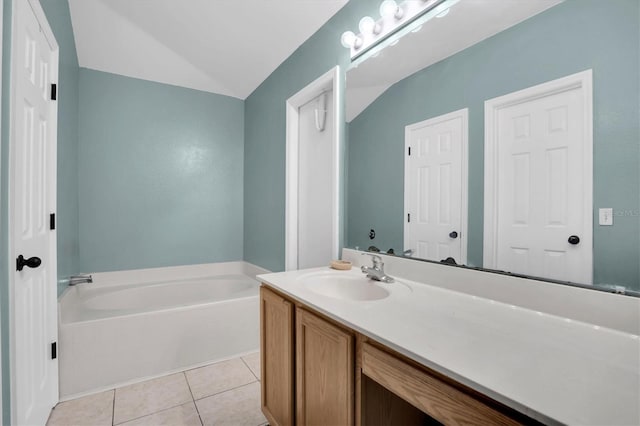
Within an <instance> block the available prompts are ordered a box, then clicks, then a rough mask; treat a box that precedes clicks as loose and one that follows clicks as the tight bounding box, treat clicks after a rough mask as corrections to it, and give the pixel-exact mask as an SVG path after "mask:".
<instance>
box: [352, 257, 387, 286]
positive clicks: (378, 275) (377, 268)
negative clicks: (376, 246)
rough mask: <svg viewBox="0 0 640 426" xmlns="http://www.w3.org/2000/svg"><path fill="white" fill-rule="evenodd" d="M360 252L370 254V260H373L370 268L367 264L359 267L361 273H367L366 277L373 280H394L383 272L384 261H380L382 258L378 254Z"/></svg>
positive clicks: (385, 281)
mask: <svg viewBox="0 0 640 426" xmlns="http://www.w3.org/2000/svg"><path fill="white" fill-rule="evenodd" d="M362 254H363V255H365V254H366V255H369V256H371V260H372V261H373V267H371V268H370V267H368V266H363V267H361V268H360V270H361V271H362V273H363V274H367V278H371V279H372V280H375V281H381V282H383V283H392V282H394V281H395V280H394V279H393V278H391V277H390V276H389V275H387V274H385V273H384V263H383V262H382V258H381V257H380V256H378V255H377V254H371V253H362Z"/></svg>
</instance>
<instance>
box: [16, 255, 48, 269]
mask: <svg viewBox="0 0 640 426" xmlns="http://www.w3.org/2000/svg"><path fill="white" fill-rule="evenodd" d="M41 263H42V259H40V258H39V257H35V256H34V257H30V258H28V259H25V258H24V256H22V255H20V256H18V258H17V259H16V269H17V270H18V271H22V269H23V268H24V267H25V266H28V267H29V268H37V267H38V266H40V264H41Z"/></svg>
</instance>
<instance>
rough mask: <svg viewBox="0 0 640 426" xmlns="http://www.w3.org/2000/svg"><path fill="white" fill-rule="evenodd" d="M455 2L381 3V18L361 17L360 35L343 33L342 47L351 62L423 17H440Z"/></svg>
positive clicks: (387, 0) (388, 0)
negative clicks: (347, 52) (427, 15)
mask: <svg viewBox="0 0 640 426" xmlns="http://www.w3.org/2000/svg"><path fill="white" fill-rule="evenodd" d="M457 2H458V0H453V1H452V0H405V1H404V2H402V3H400V4H397V3H396V2H395V0H384V1H383V2H382V4H381V5H380V15H381V18H380V19H378V20H377V21H375V20H374V19H373V18H370V17H368V16H365V17H364V18H362V20H361V21H360V25H359V26H360V33H359V34H357V35H356V34H354V33H353V32H351V31H347V32H345V34H344V35H343V37H342V44H343V46H345V47H347V48H349V49H350V52H351V60H352V61H353V60H355V59H357V58H358V57H360V56H362V55H363V54H364V53H365V52H367V51H368V50H369V49H371V48H372V47H374V46H376V45H377V44H379V43H380V42H382V41H383V40H385V39H387V38H388V37H389V36H390V35H392V34H394V33H396V32H397V31H398V30H400V29H401V28H404V27H405V26H407V25H409V24H410V23H411V22H413V21H415V20H416V19H418V18H420V17H421V16H423V15H424V14H426V13H428V12H430V11H432V10H434V9H436V8H437V9H438V10H437V11H435V12H437V14H438V15H439V14H443V13H444V12H445V11H447V10H448V8H449V7H450V6H451V5H453V4H454V3H457ZM347 33H349V34H347ZM345 35H346V37H345Z"/></svg>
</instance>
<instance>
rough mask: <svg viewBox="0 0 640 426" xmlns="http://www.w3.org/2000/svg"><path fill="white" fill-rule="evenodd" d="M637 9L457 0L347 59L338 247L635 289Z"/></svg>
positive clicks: (638, 270) (581, 0) (639, 202)
mask: <svg viewBox="0 0 640 426" xmlns="http://www.w3.org/2000/svg"><path fill="white" fill-rule="evenodd" d="M639 7H640V6H639V4H638V2H637V1H635V0H616V1H612V2H601V1H597V0H566V1H564V2H560V1H558V0H549V1H544V0H543V1H539V2H529V1H524V2H510V1H501V0H474V1H465V0H461V1H460V2H458V3H457V4H456V5H455V7H453V8H451V10H450V12H449V13H448V14H447V16H446V17H443V18H442V19H433V20H430V21H428V22H426V23H425V25H423V27H422V29H421V30H420V31H419V32H416V33H409V34H407V35H406V36H405V37H404V38H402V39H401V40H400V42H399V43H398V44H397V45H395V46H388V47H386V48H385V49H383V50H381V51H380V52H378V53H377V55H376V56H375V57H369V58H366V60H365V59H363V60H361V61H360V62H359V63H356V64H354V65H357V67H353V68H351V69H350V70H349V71H348V72H347V88H346V99H347V100H346V102H347V105H346V115H347V150H348V154H347V164H346V169H347V197H346V200H347V205H346V211H347V217H346V227H347V231H346V244H345V245H346V246H349V247H355V246H358V247H362V248H366V247H369V246H375V247H378V248H379V249H380V250H381V251H383V252H385V251H387V250H388V249H390V248H393V249H394V252H395V253H402V252H403V251H405V250H408V249H410V250H412V251H413V257H417V258H425V259H430V260H435V261H440V260H444V259H446V258H448V257H451V258H453V259H455V260H456V262H457V263H463V264H465V265H468V266H471V267H486V268H490V269H499V270H504V271H507V272H513V273H517V274H525V275H529V276H534V277H543V278H548V279H552V280H557V281H563V282H565V281H566V282H572V283H577V284H585V285H594V286H595V287H599V288H603V289H611V288H614V287H616V286H622V287H624V288H625V289H626V291H627V292H628V293H629V294H633V292H640V266H639V265H640V262H639V259H640V167H639V163H640V135H639V121H640V118H639V115H638V111H639V110H640V99H639V97H638V96H637V93H638V91H639V90H640V81H639V80H640V67H639V64H640V54H639V52H640V41H639V39H640V28H639V22H638V19H637V16H638V14H639ZM594 28H598V31H594ZM583 72H586V73H588V74H590V79H591V83H587V84H586V85H584V86H581V85H580V84H577V85H574V86H571V85H569V86H566V87H564V88H562V87H561V86H558V87H559V88H556V89H554V88H553V87H552V85H553V84H554V82H556V83H557V82H559V81H566V80H562V79H563V78H568V77H569V76H577V75H583V74H580V73H583ZM544 83H548V84H550V85H551V86H547V87H551V89H549V91H548V93H547V94H546V95H545V94H544V92H541V93H542V94H538V95H535V94H534V95H532V96H529V97H528V98H527V97H526V96H525V97H524V98H522V97H521V99H520V100H518V99H517V95H518V94H522V93H524V94H526V93H527V92H526V90H533V88H542V87H545V86H544V85H543V84H544ZM591 84H592V86H591ZM509 96H515V98H514V99H512V100H510V99H509ZM461 110H468V117H467V120H468V122H467V124H468V129H467V130H466V131H465V130H462V133H463V135H464V136H466V138H467V144H468V146H465V145H464V144H463V141H462V139H463V138H458V139H460V140H457V139H455V137H453V133H452V132H453V130H451V131H449V130H446V131H442V130H438V129H437V125H435V124H433V123H437V122H438V119H439V117H446V116H447V114H450V113H452V112H456V111H461ZM590 121H591V123H590ZM429 123H432V124H431V125H430V124H429ZM452 138H453V139H452ZM454 140H455V142H453V144H452V141H454ZM463 147H466V148H467V152H466V154H467V156H466V159H462V161H461V165H460V167H458V165H457V162H458V161H459V160H458V154H456V152H457V150H462V149H463ZM409 148H410V149H411V154H412V155H411V156H410V155H409ZM421 150H422V151H421ZM418 152H421V153H423V154H425V155H424V156H423V157H424V158H422V160H418V156H416V153H418ZM445 153H451V154H450V157H447V156H446V155H449V154H446V155H445ZM410 157H413V158H410ZM460 170H464V171H465V172H466V175H464V176H463V173H462V172H461V171H460ZM465 186H466V188H465ZM465 191H466V193H465ZM601 209H602V211H603V212H604V213H603V215H601V214H600V210H601ZM608 209H612V210H608ZM607 212H610V213H609V217H605V219H604V220H603V221H602V223H603V224H600V223H601V221H600V216H603V217H604V216H606V215H607ZM465 214H466V220H465V218H464V217H465ZM458 216H459V217H460V219H458ZM610 219H612V221H611V220H610ZM611 222H612V225H611V224H609V223H611ZM424 225H428V226H427V228H428V227H429V226H431V228H432V230H425V231H423V230H421V229H419V228H420V227H424ZM371 229H374V230H375V235H376V236H375V238H374V239H370V238H369V231H370V230H371ZM453 232H455V235H456V237H455V238H453V237H450V235H453V234H452V233H453ZM422 235H430V237H428V238H426V239H425V238H423V237H422ZM455 240H457V241H455ZM452 241H454V244H451V243H452ZM455 243H457V244H458V245H460V248H457V247H456V244H455ZM465 252H466V253H465ZM465 257H466V259H465ZM616 288H617V287H616ZM639 294H640V293H639Z"/></svg>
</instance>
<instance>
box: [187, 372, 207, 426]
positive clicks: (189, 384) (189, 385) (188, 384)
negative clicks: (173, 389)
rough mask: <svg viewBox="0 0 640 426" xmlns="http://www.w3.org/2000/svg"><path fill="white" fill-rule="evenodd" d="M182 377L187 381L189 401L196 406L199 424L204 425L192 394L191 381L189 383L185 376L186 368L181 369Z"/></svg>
mask: <svg viewBox="0 0 640 426" xmlns="http://www.w3.org/2000/svg"><path fill="white" fill-rule="evenodd" d="M182 374H184V379H185V380H186V382H187V387H188V388H189V393H190V394H191V401H192V402H193V406H194V407H196V413H198V418H199V419H200V424H201V425H204V421H202V416H201V415H200V410H198V404H196V399H195V398H194V396H193V391H192V390H191V383H189V379H188V378H187V370H185V371H183V372H182Z"/></svg>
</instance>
